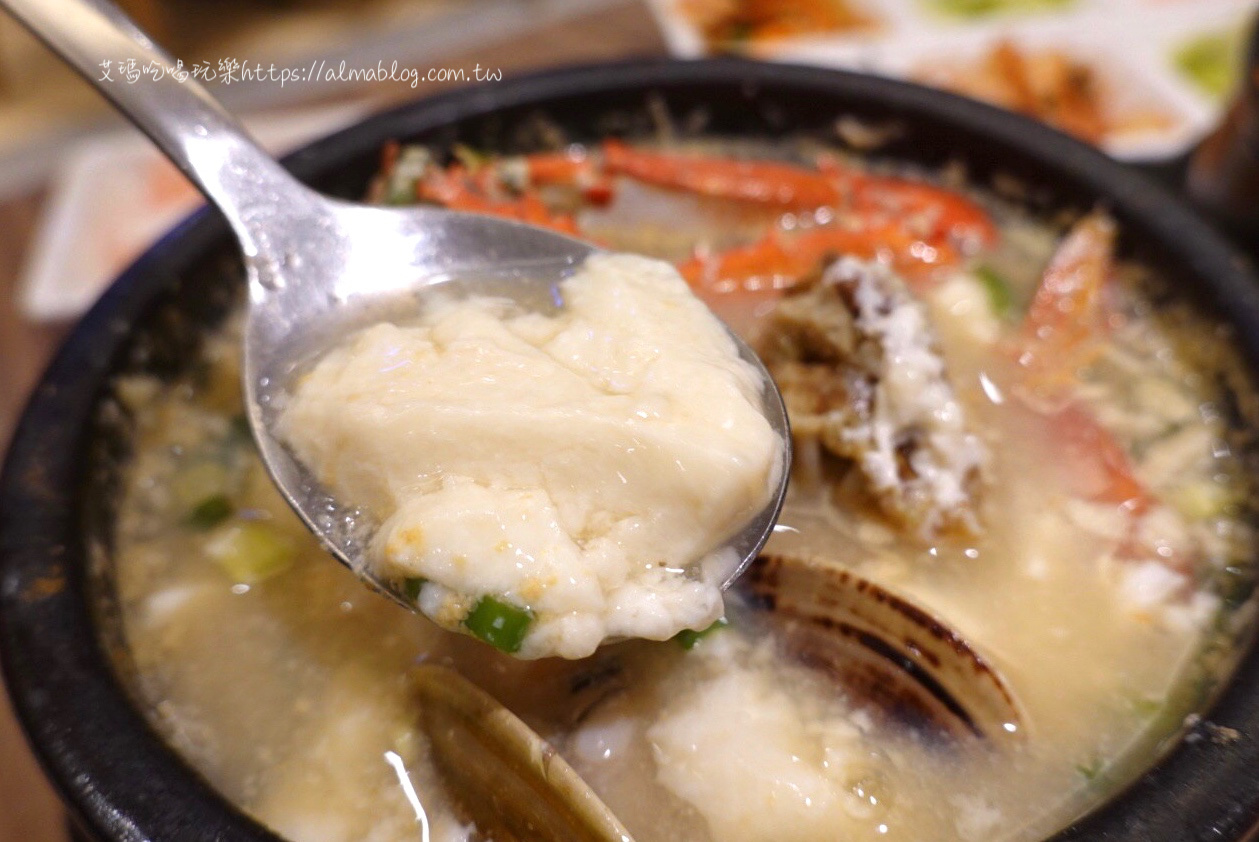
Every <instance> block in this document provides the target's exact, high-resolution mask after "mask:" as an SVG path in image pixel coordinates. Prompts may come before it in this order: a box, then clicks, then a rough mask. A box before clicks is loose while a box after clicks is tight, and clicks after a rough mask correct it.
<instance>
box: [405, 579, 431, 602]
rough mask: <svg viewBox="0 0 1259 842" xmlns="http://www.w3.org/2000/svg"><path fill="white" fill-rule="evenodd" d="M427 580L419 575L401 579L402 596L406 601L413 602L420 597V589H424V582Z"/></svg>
mask: <svg viewBox="0 0 1259 842" xmlns="http://www.w3.org/2000/svg"><path fill="white" fill-rule="evenodd" d="M427 581H428V579H424V578H422V577H420V576H415V577H411V578H407V579H403V580H402V594H403V596H405V597H406V598H407V600H408V601H410V602H412V603H414V602H415V601H416V600H418V599H419V598H420V591H421V590H423V589H424V583H425V582H427Z"/></svg>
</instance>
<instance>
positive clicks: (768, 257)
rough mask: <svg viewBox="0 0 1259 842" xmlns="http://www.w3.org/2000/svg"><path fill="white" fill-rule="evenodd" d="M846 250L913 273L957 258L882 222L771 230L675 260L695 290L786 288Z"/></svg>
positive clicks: (912, 275) (949, 252) (915, 274)
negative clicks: (736, 244)
mask: <svg viewBox="0 0 1259 842" xmlns="http://www.w3.org/2000/svg"><path fill="white" fill-rule="evenodd" d="M846 254H849V255H854V256H857V257H864V258H872V257H879V256H886V257H887V259H890V260H891V262H892V263H893V264H894V265H895V266H896V267H897V268H898V269H900V270H901V271H903V272H905V273H906V274H908V275H910V276H911V277H916V276H918V275H920V274H922V273H923V272H924V271H929V270H930V269H931V268H933V267H935V266H940V265H952V264H955V263H957V262H958V255H957V252H956V251H954V250H953V249H952V248H951V247H949V246H947V245H941V246H930V245H928V244H926V243H923V242H922V241H920V240H919V239H917V238H915V237H914V236H912V235H911V234H909V233H907V232H906V231H905V230H904V229H903V228H901V227H900V226H898V225H896V224H883V225H879V226H874V227H869V228H860V229H850V228H841V227H826V228H815V229H813V230H811V231H806V232H804V233H802V234H797V235H795V236H792V237H788V236H785V235H781V234H778V233H771V234H770V235H769V236H767V237H765V238H763V239H761V240H758V241H757V242H755V243H752V244H750V245H747V246H740V247H738V248H733V249H730V250H729V251H726V252H722V253H720V254H715V255H703V256H695V257H692V258H690V259H689V260H686V261H684V262H682V263H681V264H679V265H678V271H679V272H681V273H682V277H684V278H686V279H687V281H689V282H690V283H691V285H692V286H694V287H696V288H697V289H713V290H715V291H719V292H720V291H733V290H735V289H742V290H749V289H764V288H777V289H786V288H788V287H790V286H792V285H793V284H795V283H796V282H797V281H799V280H800V279H801V278H802V277H804V276H805V275H807V274H808V273H809V272H811V271H812V270H814V269H815V268H817V266H818V265H819V264H821V263H822V262H823V261H824V260H826V259H827V258H828V257H835V256H839V255H846Z"/></svg>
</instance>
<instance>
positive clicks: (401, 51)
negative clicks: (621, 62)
mask: <svg viewBox="0 0 1259 842" xmlns="http://www.w3.org/2000/svg"><path fill="white" fill-rule="evenodd" d="M120 4H121V5H123V6H124V7H125V8H126V10H127V11H128V12H129V13H130V14H131V15H132V16H133V17H134V19H135V20H136V21H137V22H138V23H139V24H140V26H141V27H142V28H144V29H145V30H147V31H148V32H149V33H150V34H152V35H153V36H154V37H155V40H156V41H158V42H159V43H160V44H162V45H163V46H165V47H166V48H167V50H168V51H169V52H170V53H172V54H173V55H174V56H176V57H177V58H178V59H179V60H180V61H182V62H183V64H184V66H185V68H186V69H188V70H189V71H193V72H196V73H197V74H198V75H200V76H202V77H204V78H205V82H206V84H207V87H209V89H210V90H211V92H212V93H213V94H214V95H215V96H217V97H219V98H221V99H222V100H223V101H224V103H225V104H226V105H227V106H228V107H229V108H231V109H233V110H235V111H236V112H238V113H239V114H241V115H242V116H244V118H245V121H246V123H247V125H249V127H250V128H251V129H252V130H253V131H254V132H255V133H256V134H257V135H258V136H259V138H260V139H261V140H262V141H263V142H264V143H265V144H266V145H268V146H269V147H271V148H272V149H273V150H275V151H277V152H281V151H284V150H285V149H289V148H292V147H294V146H296V145H299V144H300V143H302V142H303V141H305V140H309V139H312V138H314V137H317V136H319V135H322V134H326V133H327V132H329V131H332V130H334V129H336V128H338V127H340V126H343V125H346V124H348V123H350V122H353V121H354V120H357V119H359V118H361V117H362V116H364V115H366V114H368V113H371V112H373V111H376V110H380V109H383V108H386V107H389V106H390V105H393V104H397V103H400V102H402V101H405V100H408V99H412V98H415V97H419V96H423V95H426V94H430V93H433V92H436V91H438V90H442V89H447V88H450V87H454V86H457V85H466V84H486V85H492V84H494V82H493V81H483V82H475V81H471V77H472V76H473V75H474V74H475V72H476V70H477V69H480V70H481V71H482V72H483V73H484V74H486V75H488V76H489V77H490V78H491V79H492V78H493V74H496V73H501V74H502V75H503V76H504V77H505V76H510V75H513V74H519V73H521V72H524V71H526V70H530V69H539V68H543V67H549V66H557V65H563V64H572V63H579V62H589V61H600V60H611V59H617V58H625V57H629V56H666V55H673V56H676V57H679V58H692V57H699V56H703V55H709V54H715V53H727V52H733V53H739V54H743V55H748V56H752V57H754V58H757V59H760V60H766V61H789V62H804V63H812V64H819V65H823V66H831V67H843V68H850V69H860V70H866V71H870V72H875V73H882V74H888V75H893V76H898V77H902V78H910V79H915V80H918V81H922V82H926V83H928V84H932V85H936V86H939V87H944V88H949V89H952V90H955V91H959V92H962V93H965V94H968V95H971V96H976V97H980V98H983V99H986V100H988V101H991V102H994V103H996V104H998V105H1001V106H1003V107H1006V108H1010V109H1013V110H1017V111H1021V112H1024V113H1027V114H1030V115H1032V116H1034V117H1036V118H1038V119H1042V120H1045V121H1046V122H1049V123H1051V124H1053V125H1055V126H1057V127H1058V128H1060V129H1062V130H1064V131H1067V132H1070V133H1072V134H1075V135H1077V136H1078V137H1081V138H1082V139H1084V140H1086V141H1088V142H1090V143H1094V144H1096V145H1098V146H1099V147H1101V148H1102V149H1104V150H1106V151H1107V152H1108V153H1110V154H1112V155H1114V156H1116V157H1118V158H1120V159H1124V160H1129V161H1137V162H1151V161H1154V162H1160V161H1162V162H1176V161H1181V162H1183V159H1184V156H1185V154H1186V153H1187V152H1188V151H1189V150H1190V149H1192V148H1194V146H1195V145H1196V144H1197V143H1198V142H1199V141H1200V139H1201V138H1202V137H1203V136H1204V135H1205V134H1206V133H1207V132H1209V131H1210V129H1211V127H1212V126H1214V125H1215V124H1216V123H1217V122H1218V121H1219V120H1220V117H1221V114H1222V113H1223V111H1224V110H1225V109H1226V107H1227V106H1228V104H1229V103H1230V101H1231V100H1232V98H1233V97H1232V92H1233V91H1234V89H1235V88H1236V87H1237V85H1238V80H1239V77H1240V75H1241V74H1240V72H1239V69H1240V64H1241V54H1242V52H1243V46H1244V43H1245V39H1246V37H1247V35H1248V33H1249V31H1250V25H1251V22H1252V20H1253V19H1254V15H1255V10H1256V6H1257V5H1259V2H1257V0H353V1H352V2H351V1H350V0H121V2H120ZM395 62H396V64H397V67H398V69H399V70H398V72H396V73H394V74H392V75H394V76H395V78H394V79H393V80H388V81H379V80H377V81H357V82H356V81H351V80H350V79H348V78H346V77H347V76H348V75H349V74H343V73H339V72H338V69H339V68H340V67H341V66H342V63H344V66H345V67H346V68H347V69H350V70H352V69H371V68H381V67H383V68H384V69H385V70H386V71H388V70H389V68H390V67H391V66H392V65H393V64H394V63H395ZM316 64H318V66H319V67H320V68H321V69H322V72H321V74H320V75H321V76H322V77H323V78H321V79H319V80H318V81H314V82H303V83H293V82H285V83H283V84H281V82H280V81H279V80H278V79H276V78H275V76H274V75H273V74H271V73H269V72H268V73H266V74H264V75H263V78H245V76H246V74H244V73H242V72H241V69H240V68H241V66H242V65H244V66H248V67H254V68H257V67H259V66H260V67H261V68H264V69H269V68H270V67H272V66H273V65H274V67H275V68H277V69H280V68H286V67H301V68H313V67H314V66H316ZM408 71H414V74H415V76H416V77H418V78H416V79H415V80H414V81H412V79H411V78H410V77H409V76H408V75H407V73H408ZM277 72H278V71H277ZM106 73H108V76H109V79H110V80H112V81H106V82H105V83H106V84H114V85H121V84H132V82H129V81H128V80H127V77H128V73H129V70H128V69H127V68H122V67H110V68H102V78H103V77H105V75H106ZM329 73H331V75H329ZM461 73H462V74H463V75H464V76H465V80H464V81H459V80H458V78H457V77H458V76H459V75H460V74H461ZM397 77H401V78H397ZM430 77H432V78H431V79H430ZM440 77H456V78H445V79H443V78H440ZM1256 84H1259V80H1256ZM198 202H199V200H198V198H197V196H196V194H195V193H194V192H193V191H192V189H191V188H190V187H189V186H188V185H187V183H186V182H185V181H184V180H183V179H182V177H181V176H180V175H179V174H178V173H177V172H176V171H175V170H174V169H173V168H171V167H170V166H169V165H167V164H165V162H164V161H163V160H162V159H160V158H159V157H158V156H157V155H156V153H154V152H152V151H151V150H150V149H149V148H148V146H147V145H146V144H145V142H144V140H143V139H142V138H141V137H140V136H139V135H138V133H136V132H135V131H133V130H131V129H129V128H128V127H127V126H126V125H125V124H124V123H123V121H122V120H121V119H119V118H117V117H116V116H115V115H114V114H113V113H112V112H111V111H110V109H109V107H108V106H107V105H106V104H105V102H104V100H102V99H101V97H100V96H99V94H97V93H96V91H95V89H94V88H92V87H91V86H90V85H88V84H87V83H86V82H84V81H82V80H80V79H79V78H78V77H76V76H75V75H74V74H73V73H72V72H71V71H69V70H67V69H65V68H64V67H63V66H62V65H61V64H60V62H59V61H58V60H57V59H56V58H54V57H53V56H52V55H51V54H50V53H49V52H48V51H47V50H46V49H45V48H44V47H43V46H42V45H41V44H40V43H39V42H38V41H37V40H35V39H34V38H33V37H31V36H30V35H29V34H27V33H26V32H25V31H24V30H22V29H21V27H19V26H18V25H17V24H16V23H14V22H13V21H11V20H10V19H8V18H7V17H5V16H4V15H3V14H0V447H2V446H3V445H4V444H5V443H7V441H8V438H9V435H10V432H11V429H12V425H13V423H14V421H15V419H16V417H17V415H18V413H19V412H20V409H21V406H22V404H23V402H24V400H25V397H26V395H27V393H28V392H29V390H30V388H31V386H32V384H33V383H34V381H35V379H36V378H37V377H38V374H39V372H40V371H41V370H42V368H43V367H44V365H45V364H46V363H47V361H48V359H49V357H50V355H51V354H52V353H53V351H54V350H55V348H56V346H57V344H58V342H59V341H60V340H61V338H62V337H63V336H64V335H65V333H66V331H67V330H68V327H69V325H71V324H72V323H73V320H74V319H75V318H77V317H78V316H79V315H80V314H81V313H82V312H84V311H85V310H86V308H87V307H89V306H90V305H91V303H92V301H94V300H95V298H96V297H97V296H98V295H99V294H100V292H101V291H102V290H103V288H104V287H105V286H106V285H107V284H108V282H109V279H110V278H112V277H113V276H114V275H116V274H117V272H118V271H119V270H120V269H121V268H122V267H124V266H125V265H126V264H127V263H129V262H130V261H131V259H133V257H134V256H135V255H136V254H138V253H139V251H140V250H142V249H143V247H144V246H145V244H146V243H149V242H151V241H152V240H153V239H155V238H156V237H157V236H158V235H159V234H160V233H161V232H162V231H163V230H165V229H166V228H168V227H169V226H170V225H171V224H173V223H174V222H175V221H176V220H177V219H179V218H180V217H181V216H182V215H184V214H186V213H187V212H188V211H189V210H190V209H192V208H194V207H195V206H196V205H197V204H198ZM6 705H7V703H6V702H4V701H3V700H0V842H19V840H21V842H49V840H62V839H65V838H66V836H65V825H64V819H63V817H62V815H61V812H60V809H59V808H58V806H57V804H56V800H55V797H54V795H53V794H52V793H51V791H50V790H49V788H48V786H47V784H45V783H44V781H43V779H42V777H41V775H40V772H39V770H38V767H37V764H36V763H35V761H34V759H33V758H32V757H31V756H30V755H29V753H28V752H27V751H26V748H25V745H24V742H23V740H22V737H21V735H20V731H19V729H18V726H17V724H16V723H15V722H14V720H13V718H12V716H11V713H10V712H9V710H8V708H7V707H6Z"/></svg>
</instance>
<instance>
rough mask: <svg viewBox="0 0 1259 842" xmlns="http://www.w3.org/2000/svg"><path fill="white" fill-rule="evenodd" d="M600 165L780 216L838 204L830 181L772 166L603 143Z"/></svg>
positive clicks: (815, 174)
mask: <svg viewBox="0 0 1259 842" xmlns="http://www.w3.org/2000/svg"><path fill="white" fill-rule="evenodd" d="M603 165H604V167H605V168H606V169H607V171H608V172H609V173H611V174H614V175H624V176H628V177H630V178H633V179H637V180H638V181H643V182H646V183H648V184H655V185H657V186H660V187H667V188H670V189H673V190H686V191H690V192H694V193H699V194H701V195H704V196H712V197H714V198H719V199H735V200H740V201H747V202H757V203H761V204H764V205H769V206H774V207H780V208H782V209H784V210H797V211H799V210H815V209H817V208H822V207H834V206H835V205H837V204H838V203H839V202H840V201H841V199H842V198H843V197H842V195H841V194H840V192H839V190H838V188H837V187H836V186H835V184H834V183H833V182H832V180H831V179H830V178H828V177H827V176H825V175H824V174H822V173H820V172H818V171H817V170H810V169H805V168H804V167H797V166H793V165H791V164H783V163H778V162H776V161H745V160H740V159H736V158H720V157H714V156H711V155H685V154H674V153H668V152H654V151H647V150H643V149H636V148H634V147H631V146H628V145H626V144H625V143H622V142H621V141H618V140H605V141H604V142H603Z"/></svg>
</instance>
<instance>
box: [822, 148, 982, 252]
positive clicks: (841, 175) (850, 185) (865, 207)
mask: <svg viewBox="0 0 1259 842" xmlns="http://www.w3.org/2000/svg"><path fill="white" fill-rule="evenodd" d="M818 165H819V167H820V168H821V171H822V172H823V173H825V174H826V175H827V176H829V177H830V178H832V179H833V180H834V181H835V183H837V184H838V185H840V187H841V189H842V190H843V192H844V193H845V194H846V195H847V197H848V200H849V202H850V206H851V208H852V209H853V210H854V211H856V212H857V213H859V214H863V215H865V214H883V215H889V216H891V217H893V218H896V219H899V220H901V221H902V222H903V223H904V224H906V225H907V226H908V225H909V224H910V223H911V218H912V222H913V223H915V224H918V225H921V226H923V227H924V230H923V231H921V232H916V233H920V235H921V238H922V239H923V240H924V241H926V242H928V243H930V244H931V245H933V246H936V247H939V246H941V245H943V244H945V243H949V242H951V241H953V240H976V241H978V242H979V243H980V244H981V245H984V246H991V245H993V244H995V243H996V241H997V228H996V226H995V225H994V224H993V222H992V218H991V217H990V216H989V215H988V212H987V211H985V210H984V209H983V208H982V207H980V206H979V205H978V204H976V203H975V202H973V201H971V200H970V199H968V198H966V197H965V196H963V195H961V194H960V193H957V192H954V191H952V190H948V189H945V188H943V187H937V186H935V185H934V184H927V183H926V182H922V181H913V180H911V179H907V178H898V177H896V176H887V175H871V174H870V173H866V172H861V171H860V170H857V169H854V168H852V167H848V166H845V165H843V164H842V163H840V162H839V161H837V160H835V159H834V158H830V157H827V158H823V159H822V160H821V161H819V163H818Z"/></svg>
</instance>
